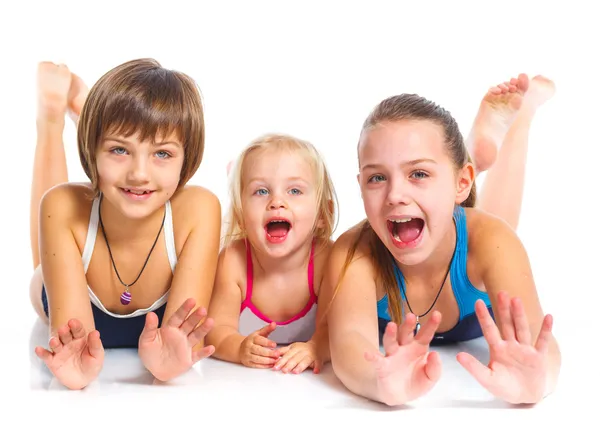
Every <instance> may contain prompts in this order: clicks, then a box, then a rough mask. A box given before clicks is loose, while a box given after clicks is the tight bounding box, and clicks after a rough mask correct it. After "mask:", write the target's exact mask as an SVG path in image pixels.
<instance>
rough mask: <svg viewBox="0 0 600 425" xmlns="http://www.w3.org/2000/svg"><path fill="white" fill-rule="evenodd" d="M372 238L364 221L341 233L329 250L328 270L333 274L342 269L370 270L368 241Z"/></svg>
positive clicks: (370, 257)
mask: <svg viewBox="0 0 600 425" xmlns="http://www.w3.org/2000/svg"><path fill="white" fill-rule="evenodd" d="M373 236H374V234H373V230H372V229H371V228H370V226H368V224H367V222H366V221H364V220H363V221H361V222H360V223H358V224H356V225H355V226H353V227H351V228H350V229H348V230H346V231H345V232H344V233H342V234H341V235H340V236H339V237H338V238H337V239H336V241H335V242H334V243H333V244H332V247H331V248H330V253H329V257H328V264H327V265H328V267H329V268H330V270H331V271H332V272H333V273H334V274H337V273H339V272H341V270H342V269H344V268H347V269H355V270H357V269H360V271H362V272H368V271H369V270H372V269H373V258H372V257H373V255H372V254H373V253H372V251H371V246H370V241H371V238H372V237H373Z"/></svg>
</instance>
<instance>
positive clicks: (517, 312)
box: [510, 297, 531, 345]
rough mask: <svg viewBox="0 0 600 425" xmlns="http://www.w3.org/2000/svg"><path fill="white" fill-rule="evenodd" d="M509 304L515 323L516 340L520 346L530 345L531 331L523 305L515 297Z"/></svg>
mask: <svg viewBox="0 0 600 425" xmlns="http://www.w3.org/2000/svg"><path fill="white" fill-rule="evenodd" d="M510 304H511V305H510V307H511V312H512V316H513V321H514V322H515V331H516V334H517V340H518V341H519V342H520V343H521V344H525V345H531V330H530V329H529V323H528V322H527V315H526V314H525V309H524V308H523V303H522V302H521V300H520V299H519V298H517V297H515V298H513V299H512V300H511V303H510Z"/></svg>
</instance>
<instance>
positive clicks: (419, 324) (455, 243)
mask: <svg viewBox="0 0 600 425" xmlns="http://www.w3.org/2000/svg"><path fill="white" fill-rule="evenodd" d="M454 229H455V231H456V225H455V226H454ZM457 246H458V232H456V240H455V241H454V252H453V253H452V258H451V259H450V263H449V264H448V270H446V275H445V276H444V280H443V281H442V284H441V285H440V290H439V291H438V293H437V295H436V296H435V299H434V300H433V303H432V304H431V306H430V307H429V308H428V309H427V311H426V312H425V313H423V314H421V315H417V314H415V313H414V312H413V311H412V308H410V303H409V302H408V296H407V295H406V291H405V290H404V285H402V284H401V285H400V289H401V290H402V293H403V294H404V298H405V299H406V305H407V306H408V309H409V310H410V312H411V313H412V314H415V316H417V324H416V326H415V331H414V334H415V335H417V332H419V329H421V323H420V322H419V318H421V317H425V316H427V314H428V313H429V312H430V311H431V309H432V308H433V306H434V305H435V303H436V301H437V300H438V298H439V297H440V294H441V293H442V289H444V284H445V283H446V280H448V274H449V273H450V268H451V267H452V262H453V261H454V256H455V255H456V247H457ZM404 281H405V282H406V278H404ZM400 283H402V282H400Z"/></svg>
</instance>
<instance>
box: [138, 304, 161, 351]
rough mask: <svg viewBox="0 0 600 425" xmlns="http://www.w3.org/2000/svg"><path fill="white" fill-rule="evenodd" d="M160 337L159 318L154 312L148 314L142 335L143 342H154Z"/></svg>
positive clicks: (141, 340)
mask: <svg viewBox="0 0 600 425" xmlns="http://www.w3.org/2000/svg"><path fill="white" fill-rule="evenodd" d="M157 335H158V316H157V315H156V313H154V312H153V311H151V312H149V313H148V314H146V323H145V324H144V329H142V333H141V335H140V343H141V342H152V341H154V340H155V339H156V336H157Z"/></svg>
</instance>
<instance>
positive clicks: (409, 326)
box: [398, 313, 417, 345]
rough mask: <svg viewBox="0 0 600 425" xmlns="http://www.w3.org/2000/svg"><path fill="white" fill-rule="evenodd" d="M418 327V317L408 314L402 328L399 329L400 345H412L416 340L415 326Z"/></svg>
mask: <svg viewBox="0 0 600 425" xmlns="http://www.w3.org/2000/svg"><path fill="white" fill-rule="evenodd" d="M416 325H417V316H415V315H414V314H412V313H408V314H407V315H406V317H405V318H404V320H403V321H402V324H401V325H400V328H399V329H398V344H400V345H406V344H410V343H411V342H412V341H413V339H414V338H415V326H416Z"/></svg>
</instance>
